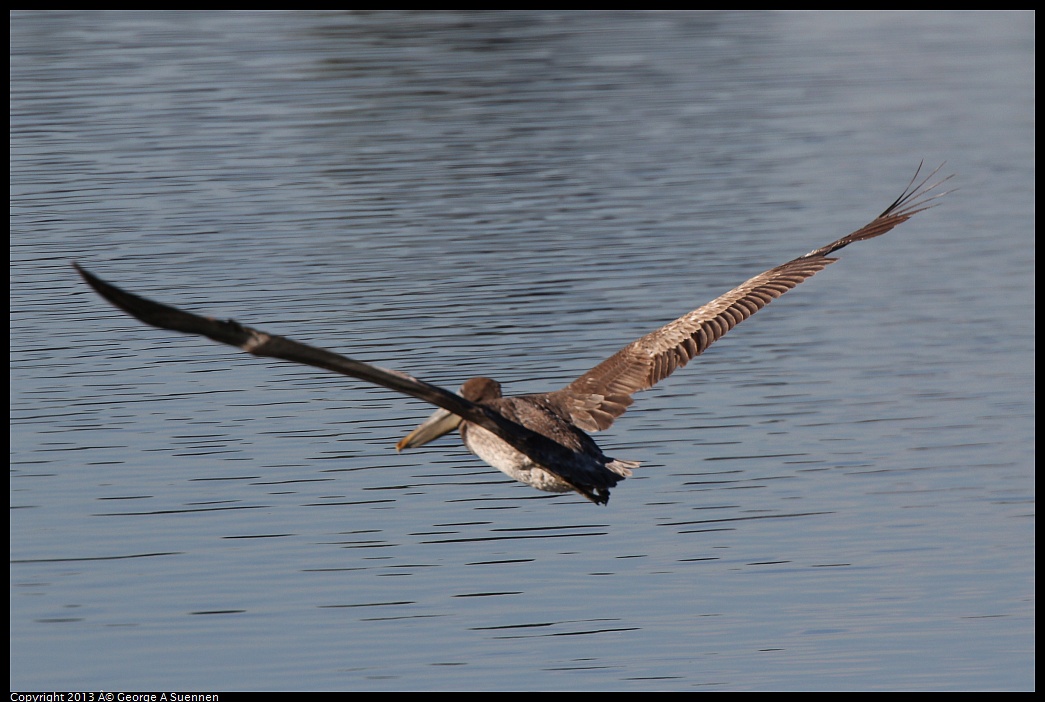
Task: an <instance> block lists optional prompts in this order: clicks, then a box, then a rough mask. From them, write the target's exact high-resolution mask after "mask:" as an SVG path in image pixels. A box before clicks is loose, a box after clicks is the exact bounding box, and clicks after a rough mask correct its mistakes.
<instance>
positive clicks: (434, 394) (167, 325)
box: [73, 263, 616, 494]
mask: <svg viewBox="0 0 1045 702" xmlns="http://www.w3.org/2000/svg"><path fill="white" fill-rule="evenodd" d="M73 266H74V267H75V268H76V270H77V271H78V272H79V273H80V275H81V276H82V277H83V279H84V281H86V282H87V284H88V285H90V286H91V287H92V288H94V290H95V292H97V293H98V294H99V295H101V296H102V297H104V298H105V299H106V300H108V301H109V302H111V303H112V304H113V305H115V306H116V307H118V308H120V309H121V310H123V311H124V312H126V313H127V314H129V315H131V316H132V317H135V318H137V319H139V320H141V321H142V322H145V323H146V324H149V325H152V326H154V327H160V328H161V329H170V330H172V331H177V332H182V333H184V334H197V335H199V336H205V337H207V338H209V339H213V340H214V341H217V342H219V343H222V344H228V345H229V346H236V347H238V348H240V349H242V350H243V351H246V352H247V353H250V354H254V355H255V356H268V357H271V358H279V359H283V360H285V361H293V362H294V363H303V364H305V365H309V366H315V367H317V368H323V369H326V370H329V371H333V372H335V373H340V374H342V375H347V376H351V377H353V378H359V379H360V380H365V381H367V382H369V383H373V384H375V385H381V386H383V387H386V388H389V389H391V390H396V391H398V392H401V393H403V394H406V395H411V396H413V397H416V398H418V399H421V400H424V401H425V402H429V403H431V404H433V405H436V406H438V407H442V408H443V409H446V410H449V411H450V412H452V413H454V414H456V415H458V416H459V417H462V418H464V419H466V420H467V421H469V422H472V423H473V424H477V425H479V426H481V427H482V428H484V429H487V430H488V431H490V432H493V433H494V434H495V435H497V436H499V437H500V438H502V439H504V440H505V441H506V442H507V443H508V444H509V445H511V446H512V447H514V448H515V449H517V450H519V451H520V452H522V453H524V454H526V455H527V456H530V457H531V458H532V459H534V461H536V462H537V463H539V464H540V465H541V466H542V467H544V468H545V469H546V470H548V471H550V472H553V473H556V474H557V475H559V477H560V478H562V479H563V480H565V481H566V482H568V483H569V482H570V477H569V476H568V475H561V474H560V473H559V472H558V471H557V466H570V465H576V464H577V462H578V460H580V461H581V462H583V460H584V456H583V455H582V454H577V453H575V452H573V451H571V450H570V449H568V448H566V447H565V446H562V445H561V444H558V443H556V442H555V441H552V440H551V439H548V438H547V437H545V436H542V435H541V434H538V433H536V432H534V431H531V430H530V429H527V428H526V427H524V426H522V425H520V424H516V423H515V422H512V421H511V420H509V419H507V418H505V417H503V416H501V415H500V414H498V413H497V412H495V411H494V410H492V409H490V408H488V407H483V406H482V405H478V404H475V403H474V402H470V401H469V400H466V399H465V398H463V397H461V396H460V395H457V394H455V393H452V392H449V391H448V390H444V389H443V388H440V387H438V386H436V385H432V384H430V383H426V382H424V381H423V380H418V379H417V378H414V377H411V376H409V375H407V374H405V373H399V372H397V371H392V370H386V369H384V368H379V367H377V366H372V365H370V364H368V363H363V362H362V361H356V360H354V359H351V358H348V357H347V356H342V355H340V354H337V353H334V352H332V351H327V350H325V349H321V348H317V347H314V346H309V345H307V344H302V343H300V342H298V341H294V340H293V339H288V338H286V337H283V336H276V335H274V334H266V333H265V332H263V331H259V330H257V329H251V328H250V327H246V326H243V325H242V324H240V323H238V322H236V321H234V320H231V319H229V320H220V319H214V318H211V317H201V316H199V315H195V314H192V313H191V312H185V311H184V310H180V309H178V308H176V307H171V306H170V305H164V304H160V303H158V302H153V301H152V300H148V299H146V298H144V297H140V296H138V295H135V294H133V293H129V292H127V291H126V290H123V289H121V288H118V287H116V286H115V285H112V284H111V283H107V282H105V281H104V280H102V279H101V278H99V277H98V276H96V275H94V274H92V273H90V272H89V271H87V270H84V269H83V268H82V267H80V265H79V264H76V263H74V264H73ZM602 472H606V471H602ZM614 484H616V482H615V481H612V482H610V483H609V486H610V487H612V485H614ZM578 491H579V492H582V494H583V491H582V490H581V488H578Z"/></svg>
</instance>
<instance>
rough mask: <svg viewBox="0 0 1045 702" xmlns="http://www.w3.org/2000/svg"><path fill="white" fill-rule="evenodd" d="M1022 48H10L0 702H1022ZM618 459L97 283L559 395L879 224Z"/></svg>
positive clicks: (125, 42) (825, 19)
mask: <svg viewBox="0 0 1045 702" xmlns="http://www.w3.org/2000/svg"><path fill="white" fill-rule="evenodd" d="M1033 19H1034V16H1033V15H1032V14H963V13H930V14H892V13H873V14H862V13H860V14H840V15H836V14H830V15H822V14H789V13H785V14H777V13H650V14H615V13H583V14H571V13H492V14H478V15H477V14H458V13H440V14H425V13H421V14H414V13H316V14H282V13H265V14H243V13H232V14H213V13H202V14H201V13H178V14H164V13H150V14H138V13H122V14H82V13H46V14H44V13H15V14H14V15H12V17H11V266H10V273H11V285H10V292H11V487H10V490H11V508H12V511H11V539H10V549H11V561H12V563H11V650H12V652H11V687H12V689H106V690H118V689H375V690H380V689H533V690H542V689H564V690H565V689H574V690H580V689H585V690H603V689H633V690H648V689H678V690H681V689H687V690H688V689H776V688H781V689H861V688H866V689H899V688H909V689H970V688H971V689H986V688H1003V689H1012V688H1015V689H1031V688H1033V686H1034V683H1033V671H1034V659H1035V656H1034V604H1035V603H1034V599H1035V598H1034V560H1035V549H1034V453H1035V452H1034V391H1033V386H1034V370H1033V366H1034V204H1033V203H1034V200H1033V198H1034V70H1033V62H1034V29H1033V24H1034V22H1033ZM923 158H924V159H926V162H927V163H931V164H933V165H935V164H936V163H938V162H940V161H943V160H947V161H948V165H947V167H946V168H947V170H948V171H953V172H956V173H957V174H958V177H957V178H956V185H957V186H958V187H959V188H960V190H959V191H958V192H955V193H952V194H950V195H948V196H947V198H946V199H945V201H944V202H943V203H942V204H941V206H940V207H938V208H936V209H934V210H932V211H930V212H926V213H924V214H920V215H918V216H917V217H916V218H915V219H914V220H912V221H911V222H910V223H908V224H905V225H904V226H903V227H901V228H900V229H898V230H897V231H896V232H894V233H891V234H890V235H889V236H888V237H886V238H884V239H882V240H879V241H875V242H873V243H869V244H866V245H862V246H859V247H853V248H852V249H847V250H846V251H844V252H843V255H842V258H843V259H844V260H843V261H842V262H840V263H839V264H837V265H835V266H832V267H831V268H830V269H828V270H826V271H824V272H823V273H822V274H820V275H818V276H817V277H816V279H815V280H812V281H810V282H808V283H806V284H805V285H803V286H801V287H800V288H799V289H798V290H796V291H795V292H793V293H790V294H789V295H787V296H786V297H785V298H784V299H782V300H780V301H779V302H777V303H774V304H773V305H772V306H771V307H770V308H768V309H767V310H766V311H764V312H761V313H760V314H759V315H758V316H757V317H756V318H755V319H753V320H751V321H749V322H746V323H745V324H744V325H743V326H741V327H740V328H738V329H737V330H735V331H734V332H732V333H731V334H730V335H729V337H727V338H726V339H725V340H723V341H721V342H719V344H717V345H716V346H714V347H713V348H712V349H711V350H710V351H709V352H708V353H707V354H706V355H705V356H703V357H701V358H700V359H698V360H697V361H695V362H694V363H693V364H692V365H691V366H690V367H688V368H686V369H685V370H683V371H680V372H679V373H677V374H676V375H674V376H672V378H670V379H669V380H668V381H666V382H665V383H663V384H662V385H661V386H659V387H658V388H656V389H654V390H652V391H650V392H648V393H643V394H642V395H640V396H638V397H637V398H636V399H637V402H636V404H635V405H634V406H633V408H632V409H631V410H629V412H628V414H626V415H625V416H624V417H622V418H621V419H620V420H619V421H618V422H617V423H616V424H615V425H614V426H613V428H612V429H610V430H609V431H607V432H605V433H604V434H601V435H600V436H599V437H598V438H599V442H600V444H601V445H603V446H604V447H605V448H606V450H607V452H608V453H610V454H611V455H617V456H619V457H622V458H628V459H635V460H641V461H643V467H642V468H641V469H640V470H639V471H638V472H637V474H636V475H635V477H634V478H632V479H629V480H628V481H626V482H624V483H622V484H621V485H620V486H618V488H617V489H616V490H615V491H614V494H613V498H612V500H611V501H610V504H609V505H608V506H607V507H605V508H597V507H595V506H593V505H591V504H588V503H586V502H584V500H583V499H581V498H580V497H578V496H576V495H549V494H546V493H540V492H537V491H534V490H532V489H530V488H528V487H526V486H523V485H520V484H516V483H513V482H512V481H510V480H508V479H507V478H506V477H504V476H502V475H501V474H500V473H497V472H496V471H494V470H492V469H490V468H488V467H487V466H485V465H484V464H482V463H481V462H480V461H478V460H477V459H476V458H474V457H472V456H470V455H468V454H467V452H466V451H465V450H464V449H463V448H462V447H461V446H460V442H459V441H458V440H456V439H454V438H452V437H451V438H448V439H444V440H442V441H441V442H439V443H438V444H435V445H432V446H429V447H426V448H425V449H422V450H419V451H413V452H407V453H404V454H401V455H398V454H396V453H395V450H394V445H395V442H396V441H397V440H398V439H399V438H400V437H401V436H402V435H403V434H404V433H405V432H406V431H408V430H409V429H410V428H412V427H413V426H414V425H416V423H417V422H418V421H420V420H421V419H422V418H424V417H425V416H426V415H427V413H428V411H429V408H427V407H425V406H423V405H422V403H419V402H417V401H414V400H411V399H408V398H402V397H399V396H397V395H395V394H394V393H391V392H389V391H386V390H383V389H380V388H373V387H369V386H365V385H363V384H361V383H359V382H357V381H354V380H351V379H345V378H339V377H336V376H332V375H328V374H324V373H322V372H319V371H316V370H314V369H310V368H304V367H298V366H291V365H285V364H280V363H278V362H269V361H263V360H260V361H259V360H256V359H252V358H250V357H247V356H244V355H242V354H238V355H237V354H236V353H235V352H234V351H233V350H231V349H227V348H222V347H218V346H216V345H214V344H211V343H209V342H206V341H204V340H200V339H194V338H189V337H183V336H180V335H175V334H170V333H165V332H161V331H158V330H153V329H150V328H147V327H144V326H142V325H140V324H138V323H137V322H135V321H134V320H131V319H130V318H128V317H126V316H124V315H122V314H121V313H119V312H117V311H115V310H113V309H112V308H110V307H108V306H107V305H106V304H105V303H104V302H103V301H101V300H100V299H98V298H97V297H96V296H94V295H93V294H92V293H90V292H89V291H88V290H86V288H85V287H84V286H83V285H82V284H81V283H80V281H79V280H78V279H77V278H76V277H75V274H74V273H73V271H72V269H71V268H70V267H69V262H70V261H72V260H78V261H80V262H82V263H83V264H84V265H86V266H88V267H89V268H91V269H93V270H95V271H96V272H97V273H99V274H101V275H103V276H105V277H107V278H109V279H111V280H113V281H115V282H118V283H120V284H123V285H126V286H127V287H128V288H130V289H132V290H137V291H139V292H142V293H145V294H147V295H150V296H153V297H156V298H159V299H161V300H164V301H168V302H172V303H175V304H179V305H183V306H186V307H189V308H191V309H194V310H198V311H201V312H206V313H208V314H214V315H218V316H231V317H235V318H236V319H238V320H240V321H243V322H246V323H249V324H251V325H254V326H258V327H260V328H262V329H265V330H268V331H273V332H277V333H283V334H287V335H290V336H293V337H295V338H298V339H301V340H303V341H308V342H312V343H316V344H319V345H323V346H328V347H330V348H333V349H336V350H338V351H341V352H344V353H346V354H348V355H350V356H353V357H355V358H359V359H360V360H365V361H368V362H374V363H378V364H380V365H384V366H388V367H394V368H400V369H403V370H407V371H409V372H411V373H413V374H415V375H418V376H420V377H422V378H425V379H426V380H429V381H431V382H437V383H441V384H445V385H447V386H450V387H456V386H457V385H458V384H460V383H461V382H462V381H463V380H465V379H466V378H468V377H470V376H473V375H477V374H483V375H491V376H493V377H496V378H498V379H499V380H501V381H502V382H503V383H504V384H505V385H506V387H507V389H508V390H509V391H512V392H527V391H541V390H547V389H554V388H557V387H560V386H561V385H563V384H565V383H566V382H568V381H569V380H571V379H572V378H574V377H576V376H577V375H578V374H580V373H582V372H583V371H585V370H587V369H588V368H590V367H591V366H593V365H594V364H595V363H597V362H598V361H600V360H602V359H603V358H604V357H606V356H608V355H609V354H611V353H612V352H614V351H615V350H616V349H617V348H619V347H620V346H621V345H623V344H624V343H626V342H628V341H630V340H632V339H634V338H635V337H637V336H639V335H641V334H643V333H645V332H647V331H650V330H651V329H653V328H655V327H657V326H659V325H661V324H663V323H664V322H666V321H668V320H670V319H672V318H674V317H676V316H678V315H679V314H682V313H684V312H686V311H688V310H690V309H693V308H695V307H697V306H699V305H700V304H703V303H704V302H706V301H707V300H709V299H711V298H713V297H715V296H716V295H718V294H719V293H721V292H723V291H725V290H726V289H728V288H730V287H732V286H733V285H735V284H737V283H739V282H741V281H742V280H744V279H745V278H746V277H748V276H750V275H753V274H755V273H758V272H761V271H762V270H764V269H766V268H768V267H770V266H772V265H775V264H778V263H781V262H783V261H785V260H787V259H789V258H792V257H793V256H795V255H797V254H800V253H803V252H805V251H808V250H809V249H811V248H814V247H815V246H819V245H821V244H824V243H827V242H828V241H831V240H833V239H835V238H837V237H839V236H841V235H842V234H844V233H846V232H847V231H850V230H852V229H855V228H857V227H859V226H860V225H862V224H864V223H865V222H867V221H869V220H870V219H871V218H873V217H874V215H875V214H876V213H877V212H879V211H881V210H882V209H883V208H884V207H885V206H886V205H888V203H889V202H890V201H891V200H892V199H893V198H894V197H895V196H896V195H897V194H899V192H900V191H901V190H902V188H903V186H904V184H905V183H906V182H907V179H908V178H909V177H910V176H911V174H912V173H913V171H914V168H915V167H916V165H917V163H918V161H919V160H921V159H923Z"/></svg>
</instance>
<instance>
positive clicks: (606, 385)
mask: <svg viewBox="0 0 1045 702" xmlns="http://www.w3.org/2000/svg"><path fill="white" fill-rule="evenodd" d="M940 168H942V166H940ZM940 168H937V169H936V170H934V171H933V172H932V173H930V174H929V175H928V176H926V177H925V178H924V179H923V180H921V181H920V182H917V184H916V181H918V176H919V173H920V172H921V165H919V166H918V171H916V172H915V174H914V178H912V179H911V182H910V183H909V184H908V185H907V188H906V189H905V190H904V191H903V193H902V194H901V195H900V197H898V198H897V199H896V201H895V202H893V204H891V205H889V207H887V208H886V210H885V211H884V212H882V214H880V215H878V217H877V218H875V220H874V221H872V222H871V223H870V224H867V225H866V226H864V227H862V228H860V229H858V230H857V231H855V232H853V233H852V234H850V235H849V236H846V237H843V238H841V239H839V240H838V241H835V242H833V243H831V244H828V245H827V246H824V247H822V248H819V249H816V250H814V251H810V252H809V253H807V254H805V255H804V256H799V257H798V258H796V259H794V260H793V261H788V262H787V263H785V264H783V265H781V266H777V267H776V268H773V269H771V270H768V271H766V272H765V273H762V274H760V275H756V276H755V277H754V278H752V279H751V280H748V281H747V282H746V283H743V284H742V285H740V286H738V287H736V288H734V289H732V290H730V291H729V292H727V293H726V294H725V295H722V296H720V297H718V298H717V299H715V300H712V301H711V302H709V303H708V304H706V305H704V306H703V307H700V308H698V309H696V310H693V311H692V312H690V313H689V314H687V315H684V316H682V317H679V318H678V319H676V320H675V321H674V322H671V323H669V324H667V325H665V326H663V327H661V328H660V329H658V330H657V331H655V332H652V333H650V334H647V335H646V336H644V337H642V338H641V339H638V340H637V341H634V342H632V343H630V344H628V345H627V346H625V347H624V348H623V349H621V350H620V351H618V352H617V353H615V354H614V355H613V356H610V357H609V358H607V359H606V360H605V361H603V362H602V363H600V364H599V365H597V366H595V367H594V368H592V369H591V370H590V371H588V372H587V373H585V374H584V375H582V376H581V377H579V378H577V380H575V381H573V382H572V383H570V384H569V385H567V386H566V387H565V388H563V389H562V390H557V391H555V392H553V393H550V396H551V398H552V399H553V401H554V402H555V403H556V404H557V405H558V406H559V407H562V408H563V409H565V410H566V411H567V413H568V414H569V415H570V417H571V418H572V420H573V423H574V424H576V425H577V426H578V427H580V428H582V429H584V430H585V431H599V430H600V429H605V428H607V427H608V426H610V425H611V424H613V420H615V419H616V418H617V417H619V416H620V415H622V414H624V411H625V410H626V409H627V408H628V406H629V405H630V404H631V403H632V398H631V396H632V395H633V394H634V393H636V392H638V391H639V390H646V389H648V388H651V387H653V386H654V385H656V384H657V383H659V382H660V381H661V380H663V379H664V378H666V377H668V376H669V375H671V374H672V373H673V372H674V371H675V370H676V369H677V368H682V367H683V366H684V365H686V364H687V363H689V362H690V361H691V360H692V359H693V358H694V357H696V356H699V355H700V354H702V353H704V351H705V350H706V349H707V348H708V347H709V346H711V344H713V343H715V342H716V341H718V340H719V339H721V338H722V337H723V336H724V335H725V334H726V332H728V331H729V330H730V329H732V328H733V327H735V326H736V325H738V324H740V323H741V322H743V321H744V320H745V319H747V318H748V317H750V316H751V315H753V314H754V313H755V312H758V311H759V310H760V309H762V308H763V307H765V306H766V305H768V304H769V303H770V302H772V301H773V300H775V299H776V298H778V297H780V296H781V295H783V294H784V293H786V292H787V291H788V290H790V289H792V288H794V287H795V286H796V285H798V284H799V283H801V282H802V281H804V280H806V279H807V278H811V277H812V276H813V275H815V274H816V273H818V272H820V271H821V270H823V269H824V268H826V267H827V266H829V265H830V264H832V263H834V262H835V261H837V260H838V259H836V258H828V256H829V254H832V253H834V252H835V251H838V250H839V249H841V248H843V247H845V246H848V245H849V244H852V243H853V242H856V241H864V240H866V239H873V238H875V237H877V236H881V235H882V234H885V233H886V232H888V231H889V230H890V229H892V228H893V227H895V226H897V225H898V224H902V223H903V222H906V221H907V220H908V219H910V218H911V217H913V216H914V215H916V214H918V213H919V212H921V211H923V210H926V209H928V208H930V207H932V206H933V205H932V204H930V203H932V201H933V200H936V199H938V198H940V197H943V196H944V195H946V194H947V193H946V192H944V193H939V194H934V195H930V192H931V191H933V190H934V189H935V188H937V187H938V186H940V185H941V184H942V183H944V182H945V181H947V180H948V179H949V178H950V177H951V176H948V177H947V178H943V179H941V180H938V181H936V182H934V183H932V184H931V185H930V184H929V181H930V180H932V178H933V177H934V176H935V175H936V174H937V173H938V172H939V170H940Z"/></svg>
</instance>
